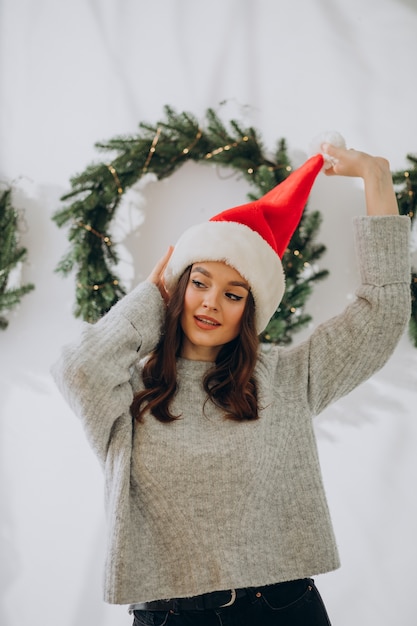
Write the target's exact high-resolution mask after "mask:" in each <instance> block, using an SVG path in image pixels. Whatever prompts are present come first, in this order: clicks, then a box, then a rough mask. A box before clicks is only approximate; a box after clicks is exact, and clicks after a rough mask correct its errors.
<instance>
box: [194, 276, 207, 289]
mask: <svg viewBox="0 0 417 626" xmlns="http://www.w3.org/2000/svg"><path fill="white" fill-rule="evenodd" d="M191 283H192V284H193V285H194V287H197V288H198V289H201V288H202V287H204V284H203V283H201V282H200V281H199V280H196V279H195V278H192V279H191Z"/></svg>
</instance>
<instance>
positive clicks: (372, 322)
mask: <svg viewBox="0 0 417 626" xmlns="http://www.w3.org/2000/svg"><path fill="white" fill-rule="evenodd" d="M354 227H355V241H356V249H357V252H358V257H359V265H360V278H361V284H360V287H359V288H358V289H357V291H356V298H355V300H354V302H353V303H352V304H351V305H349V306H348V307H347V308H346V309H345V311H344V312H343V313H341V314H340V315H337V316H335V317H334V318H332V319H330V320H329V321H327V322H325V323H323V324H321V325H320V326H318V327H317V329H316V330H315V331H314V332H313V333H312V335H311V337H310V338H309V339H308V340H306V341H305V342H303V343H301V344H300V345H299V346H296V347H295V348H293V349H290V350H289V353H288V355H286V356H284V357H283V359H282V360H283V361H284V362H285V363H286V367H285V366H284V370H287V372H291V371H292V377H293V378H294V374H295V373H296V372H297V376H295V377H296V378H298V380H300V378H301V379H302V380H304V383H305V386H306V389H307V403H308V405H309V407H310V410H311V413H312V414H314V415H317V414H319V413H320V412H321V411H323V409H325V408H326V406H328V405H329V404H330V403H331V402H333V401H335V400H337V399H338V398H340V397H342V396H344V395H346V394H347V393H349V392H350V391H352V390H353V389H354V388H355V387H357V386H358V385H359V384H361V383H362V382H364V381H365V380H366V379H368V378H369V377H370V376H372V375H373V374H374V373H375V372H376V371H378V370H379V369H380V368H381V367H382V366H383V365H384V364H385V363H386V361H387V360H388V359H389V357H390V356H391V354H392V353H393V351H394V349H395V347H396V345H397V343H398V341H399V339H400V338H401V336H402V334H403V333H404V330H405V328H406V326H407V324H408V322H409V319H410V311H411V303H410V297H411V291H410V279H411V271H410V253H409V233H410V220H409V218H408V217H403V216H384V217H381V216H378V217H365V216H364V217H358V218H355V220H354ZM287 357H288V358H287ZM281 365H282V361H281ZM294 368H295V370H294ZM279 372H280V368H278V371H277V375H278V376H279Z"/></svg>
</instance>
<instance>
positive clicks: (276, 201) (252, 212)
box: [165, 154, 324, 334]
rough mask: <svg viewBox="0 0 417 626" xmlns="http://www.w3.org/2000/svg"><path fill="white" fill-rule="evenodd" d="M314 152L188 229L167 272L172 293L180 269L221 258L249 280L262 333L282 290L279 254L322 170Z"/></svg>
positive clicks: (258, 328)
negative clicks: (277, 179) (248, 197)
mask: <svg viewBox="0 0 417 626" xmlns="http://www.w3.org/2000/svg"><path fill="white" fill-rule="evenodd" d="M323 165H324V158H323V156H322V155H321V154H317V155H315V156H313V157H311V158H310V159H308V161H306V162H305V163H304V164H303V165H302V166H301V167H299V168H298V169H296V170H294V171H293V172H292V173H291V174H290V175H289V176H288V177H287V178H286V179H285V180H284V181H283V182H282V183H280V184H279V185H277V186H276V187H274V188H273V189H272V190H271V191H269V192H268V193H267V194H265V195H264V196H262V198H259V199H258V200H255V201H254V202H250V203H248V204H243V205H240V206H237V207H234V208H232V209H228V210H226V211H223V212H222V213H219V214H218V215H215V216H214V217H212V218H211V219H210V221H208V222H205V223H203V224H197V225H196V226H192V227H191V228H189V229H188V230H186V231H185V232H184V233H183V235H182V236H181V237H180V239H179V240H178V242H177V244H176V246H175V248H174V252H173V253H172V256H171V258H170V260H169V263H168V266H167V268H166V271H165V284H166V288H167V289H168V291H170V290H171V289H172V288H173V287H174V286H175V284H176V283H177V282H178V280H179V278H180V276H181V275H182V274H183V272H184V270H185V269H186V268H187V267H189V266H190V265H192V264H193V263H197V262H199V261H224V262H225V263H227V264H228V265H230V266H231V267H234V268H235V269H236V270H237V271H238V272H239V273H240V274H241V276H243V278H245V280H247V281H248V283H249V285H250V289H251V293H252V295H253V298H254V300H255V316H256V329H257V332H258V333H259V334H260V333H261V332H262V331H263V330H264V329H265V328H266V326H267V324H268V322H269V320H270V319H271V317H272V315H273V314H274V312H275V311H276V309H277V308H278V305H279V303H280V302H281V300H282V297H283V295H284V291H285V277H284V271H283V268H282V263H281V258H282V256H283V254H284V252H285V250H286V248H287V246H288V243H289V241H290V239H291V237H292V235H293V233H294V231H295V229H296V228H297V226H298V224H299V222H300V219H301V216H302V214H303V210H304V207H305V205H306V203H307V199H308V196H309V194H310V191H311V187H312V186H313V183H314V181H315V179H316V176H317V175H318V173H319V172H320V170H321V169H322V168H323Z"/></svg>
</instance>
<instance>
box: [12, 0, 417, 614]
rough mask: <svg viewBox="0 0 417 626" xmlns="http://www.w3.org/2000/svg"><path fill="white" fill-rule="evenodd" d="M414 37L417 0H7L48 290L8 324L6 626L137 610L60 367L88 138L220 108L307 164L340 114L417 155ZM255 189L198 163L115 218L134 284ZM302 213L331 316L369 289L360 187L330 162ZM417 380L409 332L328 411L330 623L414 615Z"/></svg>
mask: <svg viewBox="0 0 417 626" xmlns="http://www.w3.org/2000/svg"><path fill="white" fill-rule="evenodd" d="M416 33H417V0H407V1H406V0H402V1H400V0H349V2H344V1H343V0H313V1H312V0H293V1H292V2H283V1H282V0H211V1H210V2H201V1H198V0H170V1H169V0H153V2H145V1H144V0H101V1H100V0H71V2H69V1H68V2H55V1H54V0H2V1H1V3H0V53H1V54H0V111H1V118H0V180H1V181H2V182H5V183H12V184H13V186H14V189H15V192H14V201H15V205H16V207H17V208H19V209H20V210H21V211H22V215H23V217H24V220H23V223H22V237H21V243H22V245H24V246H26V247H27V248H28V252H29V259H28V263H27V264H26V265H25V266H24V270H23V280H24V281H32V282H34V283H35V284H36V290H35V291H34V292H33V293H31V294H30V295H27V296H25V297H24V299H23V300H22V304H21V306H20V307H19V309H18V310H16V311H15V312H14V313H13V314H12V315H11V316H10V325H9V328H8V329H7V330H6V331H5V332H2V333H1V336H0V410H1V422H0V437H1V438H0V550H1V553H0V624H1V626H21V625H22V624H23V623H30V624H31V626H52V625H53V624H57V623H59V624H60V626H91V625H92V624H100V625H101V626H110V625H112V626H113V625H114V626H123V625H127V624H130V623H131V620H130V617H129V616H127V613H126V610H125V608H124V607H110V606H108V605H105V604H104V603H103V602H102V600H101V576H102V559H103V552H104V548H103V546H104V541H105V523H104V513H103V496H102V477H101V473H100V470H99V467H98V464H97V462H96V460H95V458H94V457H93V455H92V453H91V452H90V450H89V448H88V446H87V444H86V442H85V441H84V437H83V433H82V431H81V428H80V425H79V423H78V421H77V419H76V418H75V417H74V416H73V415H72V414H71V412H70V411H69V409H68V408H67V407H66V405H65V404H64V402H63V400H62V399H61V397H60V396H59V394H58V392H57V391H56V389H55V387H54V384H53V382H52V380H51V378H50V375H49V368H50V365H51V363H52V362H53V361H54V360H55V358H56V356H57V354H58V352H59V349H60V347H61V346H62V345H63V344H64V343H67V342H68V341H69V340H70V339H71V338H73V337H74V336H75V335H76V333H77V332H78V330H79V327H80V321H79V320H76V319H75V318H74V317H73V313H72V309H73V302H74V281H73V279H72V278H69V279H63V278H62V277H60V276H59V275H57V274H56V273H54V268H55V267H56V265H57V263H58V261H59V259H60V258H61V256H62V254H63V253H64V251H65V250H66V248H67V239H66V233H65V232H64V231H62V230H59V229H58V228H57V227H56V226H55V225H54V223H53V222H52V221H51V215H52V214H53V212H54V211H55V210H56V209H57V208H59V207H60V201H59V198H60V196H61V195H62V194H63V193H64V192H65V191H67V190H68V189H69V178H70V176H72V175H73V174H75V173H77V172H80V171H82V170H83V169H84V168H85V167H86V166H87V165H88V164H89V163H90V162H91V161H92V160H97V159H98V158H101V156H100V155H98V153H97V152H96V151H95V149H94V143H95V142H96V141H98V140H104V139H109V138H111V137H113V136H114V135H117V134H124V133H134V132H135V130H136V128H137V124H138V122H139V121H141V120H146V121H149V122H156V120H157V119H158V117H160V116H161V115H162V110H163V106H164V105H165V104H170V105H172V106H174V107H175V108H176V109H177V110H178V111H180V110H188V111H191V112H193V113H194V114H195V115H196V116H198V117H199V116H202V115H203V114H204V112H205V110H206V109H207V108H208V107H214V108H217V109H218V110H219V113H220V115H221V116H222V117H223V119H225V120H226V121H227V120H228V119H231V118H232V117H236V118H237V119H240V120H242V121H243V122H244V123H248V124H252V125H253V126H255V127H256V128H257V129H258V130H259V131H260V133H261V134H262V136H263V138H264V142H265V144H266V145H267V146H270V148H271V149H273V148H274V147H275V143H276V141H277V140H278V139H279V138H281V137H285V138H286V139H287V142H288V145H289V148H290V151H291V154H293V155H294V159H297V158H298V159H300V158H302V157H303V155H305V152H306V150H307V148H308V144H309V142H310V140H311V139H312V137H314V136H315V135H316V134H317V133H318V132H320V131H322V130H326V129H337V130H339V131H340V132H342V134H343V135H344V136H345V137H346V140H347V142H348V144H349V145H350V146H352V147H356V148H359V149H364V150H367V151H369V152H373V153H380V154H383V155H385V156H387V157H388V158H389V159H390V162H391V166H392V169H393V170H395V169H403V168H404V167H406V166H407V161H406V154H407V153H409V152H417V116H416V114H415V111H416V106H417V92H416V88H415V80H414V78H413V76H414V73H415V59H416V55H417V36H416ZM222 101H226V105H224V106H222V107H220V106H219V103H220V102H222ZM246 192H247V188H246V186H245V184H244V183H243V181H240V180H238V179H237V178H230V176H229V175H228V174H227V175H226V174H225V173H224V172H221V171H218V170H215V169H209V168H207V169H204V168H203V167H202V166H197V165H187V166H185V167H183V168H182V169H181V171H180V172H178V173H177V174H176V175H175V176H172V177H171V178H170V179H169V180H167V181H165V182H164V183H158V184H155V183H151V184H149V185H148V186H147V188H146V190H145V191H144V193H145V197H146V204H145V205H144V206H142V207H141V209H140V210H139V209H137V207H135V205H134V204H132V202H131V203H129V204H126V205H125V207H124V213H123V211H121V212H120V216H119V227H118V230H117V232H118V237H119V239H120V240H123V238H124V240H123V241H122V244H123V247H122V248H121V252H122V255H123V259H124V261H123V264H122V266H121V271H122V273H123V276H124V277H125V279H126V281H127V284H128V285H129V286H130V285H131V284H133V283H136V282H137V281H139V280H141V279H142V278H144V277H145V276H146V274H147V272H148V270H149V269H150V267H151V266H152V265H153V263H154V262H155V261H156V259H157V258H158V257H159V256H160V255H161V254H162V253H163V252H164V250H165V248H166V246H167V245H168V244H169V243H174V242H175V239H176V236H177V235H178V234H179V233H180V232H181V231H182V229H183V227H184V226H187V225H189V224H191V223H192V222H196V221H200V220H201V219H202V218H203V219H204V217H205V216H207V217H208V216H209V215H212V214H213V213H215V212H218V211H220V210H222V209H223V208H227V207H228V206H233V205H235V204H238V203H240V202H242V201H245V198H246ZM310 207H311V208H317V209H319V210H320V211H322V213H323V216H324V223H323V226H322V228H321V231H320V236H319V239H320V241H322V242H323V243H325V244H326V246H327V249H328V250H327V253H326V255H325V256H324V257H323V259H322V261H321V266H322V267H327V268H329V269H330V270H331V275H330V277H329V278H328V279H327V280H326V281H324V282H323V283H321V284H320V285H317V286H316V287H315V290H314V294H313V296H312V298H311V300H310V301H309V305H308V310H309V312H311V314H312V315H313V320H314V321H313V323H314V324H317V323H318V322H320V321H322V320H324V319H326V318H327V317H328V316H329V315H331V314H333V313H336V312H337V311H339V310H341V309H342V308H343V307H344V306H345V304H346V303H347V302H348V301H349V299H350V298H351V297H352V293H353V291H354V288H355V282H356V278H357V273H356V271H357V270H356V265H355V258H354V252H353V247H352V239H351V226H350V223H351V217H352V215H354V214H357V213H361V212H363V199H362V189H361V186H360V184H359V183H358V182H357V181H353V180H350V181H346V180H335V179H332V180H328V179H325V178H324V177H320V178H319V179H318V180H317V183H316V185H315V187H314V190H313V194H312V197H311V202H310ZM141 222H143V223H141ZM139 225H140V226H139ZM132 231H133V232H132ZM305 332H306V331H303V333H302V334H300V336H299V337H297V339H296V340H297V341H299V340H300V339H302V338H303V336H304V335H305ZM416 383H417V349H416V348H414V347H413V346H412V345H411V342H410V340H409V338H408V337H407V335H405V336H404V337H403V339H402V341H401V342H400V345H399V346H398V348H397V350H396V352H395V354H394V355H393V357H392V358H391V360H390V361H389V363H388V364H387V365H386V366H385V367H384V368H383V369H382V370H381V371H380V372H379V373H378V374H377V375H375V376H374V377H373V378H372V379H371V380H369V381H368V382H366V383H365V384H363V385H362V386H361V387H360V388H359V389H357V390H356V391H355V392H353V393H352V394H351V395H350V396H348V397H347V398H345V399H343V400H341V401H339V402H338V403H337V404H335V405H334V406H332V407H331V408H330V409H328V410H327V411H326V412H325V413H324V414H322V415H321V416H320V417H319V418H318V419H317V421H316V424H317V437H318V441H319V448H320V455H321V460H322V467H323V474H324V480H325V484H326V488H327V493H328V498H329V503H330V507H331V511H332V516H333V520H334V525H335V530H336V534H337V538H338V542H339V547H340V552H341V557H342V568H341V569H340V570H338V571H337V572H335V573H331V574H327V575H325V576H320V577H318V581H317V582H318V584H319V587H320V589H321V591H322V594H323V596H324V598H325V601H326V604H327V606H328V610H329V613H330V616H331V619H332V622H333V624H334V625H335V626H351V625H352V624H355V626H356V625H358V626H359V625H360V624H364V625H365V624H366V625H367V626H391V625H393V624H402V625H403V626H415V623H416V622H415V609H414V603H415V600H414V596H415V591H414V580H413V577H414V574H415V561H416V559H417V547H416V541H415V530H416V524H417V503H416V495H415V493H416V490H415V479H416V476H417V456H416V453H415V450H416V447H417V420H416V406H417V384H416Z"/></svg>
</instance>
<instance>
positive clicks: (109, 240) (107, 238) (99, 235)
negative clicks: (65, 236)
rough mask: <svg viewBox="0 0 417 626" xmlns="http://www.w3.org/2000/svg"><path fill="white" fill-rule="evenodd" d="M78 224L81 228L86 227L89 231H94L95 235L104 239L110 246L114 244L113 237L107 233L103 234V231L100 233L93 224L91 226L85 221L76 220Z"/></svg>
mask: <svg viewBox="0 0 417 626" xmlns="http://www.w3.org/2000/svg"><path fill="white" fill-rule="evenodd" d="M75 223H76V224H77V226H79V227H80V228H84V229H85V230H87V231H88V232H89V233H92V234H93V235H95V236H96V237H99V238H100V239H102V240H103V241H104V243H105V244H106V245H107V246H108V247H109V248H110V246H111V245H112V242H111V239H110V237H108V236H107V235H103V234H102V233H99V232H98V231H97V230H95V229H94V228H93V227H92V226H90V224H84V223H83V222H75Z"/></svg>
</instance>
